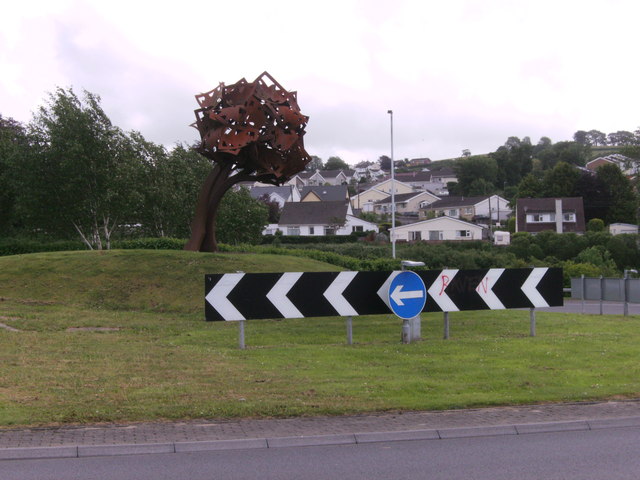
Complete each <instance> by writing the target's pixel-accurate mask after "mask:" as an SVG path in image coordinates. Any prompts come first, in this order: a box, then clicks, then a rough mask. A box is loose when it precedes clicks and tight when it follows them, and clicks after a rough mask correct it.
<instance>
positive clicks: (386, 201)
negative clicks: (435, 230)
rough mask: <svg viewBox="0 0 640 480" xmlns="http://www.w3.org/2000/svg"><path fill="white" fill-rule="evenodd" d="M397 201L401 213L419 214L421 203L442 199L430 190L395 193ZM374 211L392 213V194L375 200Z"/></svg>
mask: <svg viewBox="0 0 640 480" xmlns="http://www.w3.org/2000/svg"><path fill="white" fill-rule="evenodd" d="M394 197H395V198H394V199H395V203H396V212H397V213H398V214H400V215H407V214H415V215H418V212H419V211H420V206H421V205H428V204H430V203H433V202H436V201H438V200H440V197H437V196H436V195H434V194H433V193H430V192H418V191H416V192H411V193H400V194H398V195H394ZM373 211H374V213H377V214H382V215H384V214H389V213H391V195H389V196H387V197H385V198H383V199H382V200H378V201H376V202H374V205H373Z"/></svg>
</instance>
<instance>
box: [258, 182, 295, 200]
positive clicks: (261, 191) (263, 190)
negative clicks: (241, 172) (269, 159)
mask: <svg viewBox="0 0 640 480" xmlns="http://www.w3.org/2000/svg"><path fill="white" fill-rule="evenodd" d="M292 188H293V185H284V186H281V187H276V186H273V187H253V188H251V190H250V191H249V193H250V194H251V197H253V198H255V199H258V198H260V197H262V196H263V195H269V194H270V193H272V192H273V193H276V194H278V195H279V196H281V197H282V198H283V199H284V200H287V199H288V198H289V197H290V196H291V189H292Z"/></svg>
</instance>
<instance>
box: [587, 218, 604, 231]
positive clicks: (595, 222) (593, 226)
mask: <svg viewBox="0 0 640 480" xmlns="http://www.w3.org/2000/svg"><path fill="white" fill-rule="evenodd" d="M587 232H604V221H602V219H600V218H592V219H591V220H589V221H588V222H587Z"/></svg>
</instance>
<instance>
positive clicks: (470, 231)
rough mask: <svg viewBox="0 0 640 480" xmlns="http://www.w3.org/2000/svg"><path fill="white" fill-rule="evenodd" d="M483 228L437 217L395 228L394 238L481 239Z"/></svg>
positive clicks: (430, 239)
mask: <svg viewBox="0 0 640 480" xmlns="http://www.w3.org/2000/svg"><path fill="white" fill-rule="evenodd" d="M482 232H483V228H482V227H481V226H479V225H475V224H473V223H469V222H465V221H464V220H459V219H457V218H451V217H446V216H445V217H437V218H432V219H430V220H424V221H422V222H416V223H411V224H408V225H402V226H400V227H396V228H395V239H396V240H406V241H408V242H415V241H420V240H427V241H438V240H482Z"/></svg>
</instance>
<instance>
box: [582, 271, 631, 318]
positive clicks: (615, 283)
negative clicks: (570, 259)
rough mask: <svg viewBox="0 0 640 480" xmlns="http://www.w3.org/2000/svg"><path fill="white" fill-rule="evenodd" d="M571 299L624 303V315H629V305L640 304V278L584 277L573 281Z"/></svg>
mask: <svg viewBox="0 0 640 480" xmlns="http://www.w3.org/2000/svg"><path fill="white" fill-rule="evenodd" d="M571 298H573V299H578V300H582V301H583V302H584V301H585V300H597V301H600V315H602V302H604V301H609V302H622V303H623V304H624V314H625V315H628V314H629V303H640V278H629V277H627V276H626V275H625V277H624V278H605V277H599V278H588V277H585V276H584V275H583V276H582V277H580V278H572V279H571Z"/></svg>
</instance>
